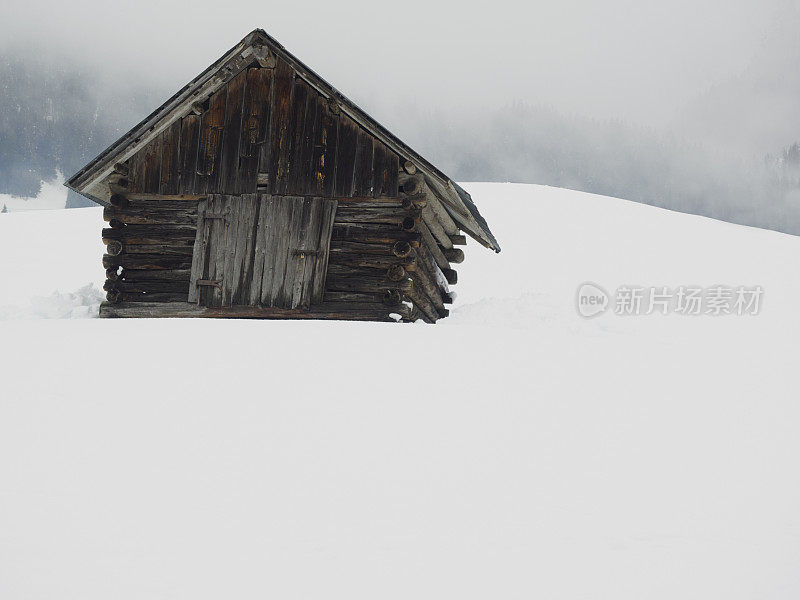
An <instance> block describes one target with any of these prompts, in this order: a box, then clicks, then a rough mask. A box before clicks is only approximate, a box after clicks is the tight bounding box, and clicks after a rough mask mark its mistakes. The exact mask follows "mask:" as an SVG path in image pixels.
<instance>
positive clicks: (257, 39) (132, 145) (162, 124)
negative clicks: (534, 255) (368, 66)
mask: <svg viewBox="0 0 800 600" xmlns="http://www.w3.org/2000/svg"><path fill="white" fill-rule="evenodd" d="M276 61H282V62H285V63H286V64H288V65H289V66H290V67H291V68H292V69H293V70H294V72H295V74H296V76H297V77H299V78H301V79H302V80H303V81H304V82H305V83H306V84H308V86H310V88H312V89H313V90H315V91H316V92H317V93H318V94H319V95H321V96H322V97H323V98H324V99H326V101H327V102H328V103H330V104H331V105H332V106H334V107H335V110H336V111H341V113H343V114H344V115H346V116H347V117H348V118H349V119H351V120H352V121H353V122H354V123H355V124H357V125H358V126H359V127H360V128H362V129H363V130H365V131H367V132H369V133H370V134H371V135H372V136H374V138H375V139H377V140H379V141H380V142H381V143H382V144H383V145H385V147H386V148H388V149H389V150H391V152H393V153H395V154H396V155H397V156H399V157H400V159H401V160H410V161H411V162H412V163H413V164H414V166H415V167H416V168H417V169H418V170H419V171H420V172H421V173H422V174H424V176H425V179H426V180H427V182H428V184H429V186H430V187H431V188H432V189H433V190H434V191H435V193H436V194H437V196H438V197H439V198H440V200H441V201H442V205H443V206H444V208H445V209H446V210H447V212H448V213H449V214H450V215H451V216H452V218H453V220H454V221H456V222H457V223H458V225H460V226H461V228H462V229H463V230H464V231H465V232H466V233H468V234H469V235H470V236H471V237H473V238H474V239H476V240H477V241H478V242H480V243H481V244H483V245H484V246H486V247H488V248H491V249H493V250H495V251H497V252H499V251H500V247H499V244H498V243H497V240H496V239H495V237H494V235H493V234H492V232H491V231H490V229H489V227H488V224H487V223H486V220H485V219H484V218H483V217H482V216H481V214H480V212H479V211H478V209H477V207H476V206H475V204H474V202H473V201H472V198H471V197H470V195H469V194H468V193H467V192H466V191H465V190H463V189H462V188H460V187H459V186H458V185H457V184H455V183H454V182H452V181H451V180H450V178H449V177H447V175H445V174H444V173H442V172H441V171H440V170H439V169H437V168H436V167H435V166H434V165H432V164H431V163H429V162H428V161H427V160H425V159H424V158H423V157H422V156H420V155H419V154H417V153H416V152H415V151H414V150H413V149H411V148H410V147H409V146H407V145H406V144H405V143H403V142H402V141H401V140H400V139H398V138H397V137H395V136H394V135H393V134H392V133H391V132H389V131H388V130H387V129H385V128H384V127H383V126H382V125H380V123H378V122H377V121H375V120H374V119H373V118H372V117H370V116H369V115H367V114H366V113H365V112H364V111H363V110H361V109H360V108H359V107H358V106H356V105H355V104H354V103H353V102H352V101H350V100H349V99H348V98H347V97H346V96H344V95H343V94H342V93H341V92H339V91H338V90H336V89H335V88H334V87H333V86H331V85H330V84H329V83H327V82H326V81H325V80H323V79H322V78H321V77H320V76H319V75H317V74H316V73H314V72H313V71H312V70H311V69H309V68H308V67H307V66H306V65H304V64H303V63H302V62H300V61H299V60H298V59H297V58H296V57H294V56H293V55H292V54H291V53H289V52H288V51H286V49H285V48H284V47H283V46H282V45H281V44H279V43H278V42H277V41H276V40H275V39H273V38H272V37H270V36H269V35H267V34H266V33H265V32H264V31H263V30H261V29H256V30H254V31H253V32H251V33H250V34H248V35H247V36H246V37H245V38H244V39H242V40H241V41H240V42H239V43H238V44H237V45H236V46H234V47H233V48H231V50H229V51H228V52H226V53H225V54H224V55H223V56H222V57H221V58H220V59H219V60H217V61H216V62H215V63H213V64H212V65H211V66H209V67H208V68H207V69H206V70H205V71H203V72H202V73H201V74H200V75H198V76H197V77H195V78H194V79H193V80H192V81H191V82H189V83H188V84H187V85H186V86H184V87H183V88H182V89H181V90H179V91H178V92H177V93H176V94H175V95H173V96H172V97H171V98H170V99H169V100H167V101H166V102H165V103H164V104H163V105H161V106H160V107H159V108H157V109H156V110H155V111H154V112H153V113H151V114H150V115H148V116H147V117H146V118H145V119H144V120H143V121H142V122H141V123H139V124H138V125H136V126H135V127H134V128H133V129H131V130H130V131H129V132H128V133H126V134H125V135H123V136H122V137H121V138H120V139H118V140H117V141H116V142H114V143H113V144H112V145H111V146H109V147H108V148H107V149H106V150H104V151H103V152H102V153H100V154H99V155H98V156H97V157H96V158H95V159H94V160H92V161H91V162H90V163H89V164H87V165H86V166H85V167H84V168H83V169H81V170H80V171H78V172H77V173H76V174H75V175H73V176H72V177H71V178H70V179H69V181H67V183H66V185H67V186H68V187H69V188H70V189H73V190H75V191H76V192H78V193H80V194H82V195H84V196H87V197H89V198H91V199H92V200H95V201H97V202H99V203H101V204H105V203H106V202H107V200H108V195H109V190H108V186H107V185H106V179H107V178H108V177H109V175H111V173H112V172H113V171H114V166H115V165H116V164H118V163H121V162H124V161H127V160H129V159H130V158H131V157H134V156H135V155H136V154H137V152H140V151H141V150H143V149H144V148H146V146H147V145H148V144H151V143H152V142H153V140H156V139H157V138H158V137H159V136H161V135H162V134H163V135H166V134H165V132H168V130H169V129H170V128H174V127H175V124H176V123H177V122H178V121H179V120H181V119H183V118H184V117H186V116H187V115H191V114H192V113H195V112H198V103H203V102H206V101H207V100H208V99H209V98H211V97H212V96H213V95H214V94H215V92H217V91H218V90H220V89H221V88H223V87H224V86H226V85H227V84H228V83H230V82H231V81H232V80H233V79H234V78H235V77H236V76H237V75H239V74H240V73H241V72H242V71H243V70H244V69H246V68H247V67H248V66H251V65H254V64H255V65H260V66H262V67H270V66H271V67H274V66H275V62H276Z"/></svg>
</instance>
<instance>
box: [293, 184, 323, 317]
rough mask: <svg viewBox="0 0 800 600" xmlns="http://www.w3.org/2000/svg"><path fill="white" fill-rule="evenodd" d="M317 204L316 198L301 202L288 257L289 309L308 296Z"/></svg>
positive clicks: (313, 252) (316, 230) (314, 251)
mask: <svg viewBox="0 0 800 600" xmlns="http://www.w3.org/2000/svg"><path fill="white" fill-rule="evenodd" d="M319 204H320V203H319V199H318V198H304V199H303V201H302V210H301V215H300V224H299V227H298V234H297V241H296V242H295V245H294V247H293V248H292V253H291V255H290V259H291V260H292V262H293V263H294V276H293V279H294V281H293V283H292V292H291V294H292V296H291V303H290V305H289V308H297V307H299V306H301V305H302V304H303V299H304V298H303V297H304V295H305V296H308V292H309V289H308V288H309V286H308V285H307V284H306V281H307V279H310V278H311V276H312V275H313V269H314V260H315V256H316V246H317V238H318V236H319V212H318V211H317V210H316V209H317V207H318V206H319ZM307 304H308V302H307V300H306V305H307Z"/></svg>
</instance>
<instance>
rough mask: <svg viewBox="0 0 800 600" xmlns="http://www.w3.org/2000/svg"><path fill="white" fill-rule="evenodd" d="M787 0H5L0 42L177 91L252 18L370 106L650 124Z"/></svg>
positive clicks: (758, 39)
mask: <svg viewBox="0 0 800 600" xmlns="http://www.w3.org/2000/svg"><path fill="white" fill-rule="evenodd" d="M787 5H788V4H787V0H670V2H659V3H656V2H651V1H648V0H603V1H602V2H601V1H599V0H559V1H558V2H554V1H549V2H542V1H534V2H530V3H525V2H524V1H520V0H516V1H513V2H511V1H506V0H500V1H498V0H494V1H492V2H482V3H469V2H458V3H456V2H452V3H444V2H436V1H430V0H429V1H425V2H419V1H416V0H410V1H407V2H403V3H397V2H392V3H377V2H375V1H374V0H373V1H346V0H345V1H341V2H335V3H334V2H321V3H318V4H313V3H306V2H296V3H293V4H290V3H287V2H280V3H270V2H266V1H263V0H262V1H258V2H249V1H238V2H237V1H230V2H219V1H215V2H208V1H205V0H195V1H194V2H185V3H184V2H166V1H160V2H153V1H144V0H136V1H130V2H117V3H114V2H104V1H97V0H88V1H80V0H73V1H69V2H65V1H63V0H59V1H47V2H36V1H30V0H4V1H3V3H2V7H0V39H2V42H0V48H3V50H4V51H9V49H12V48H13V49H14V51H19V49H20V48H26V49H27V50H29V51H30V52H33V53H37V54H41V55H43V56H45V57H46V58H47V59H48V60H57V61H67V62H78V63H83V62H87V63H88V64H89V65H91V66H98V65H99V66H101V67H102V68H103V69H106V70H113V72H114V73H115V76H117V77H124V78H126V79H129V80H137V79H141V80H143V81H150V82H152V83H153V85H157V86H159V87H161V86H163V87H164V89H167V90H170V91H173V90H177V89H178V88H179V87H181V86H182V85H183V84H185V83H186V82H187V81H189V80H190V79H191V78H193V77H194V76H195V75H196V74H197V73H199V72H200V71H202V70H203V69H204V68H205V67H206V66H208V65H209V64H210V63H211V62H212V61H213V60H215V59H217V58H218V57H219V56H221V55H222V54H223V53H224V52H225V51H226V50H228V49H229V48H230V47H231V46H233V45H234V44H235V43H236V42H238V40H240V39H241V38H242V37H244V35H246V34H247V33H248V32H249V31H251V30H252V29H254V28H256V27H261V28H263V29H265V30H266V31H267V32H268V33H270V34H271V35H272V36H273V37H275V38H276V39H277V40H278V41H279V42H281V43H282V44H283V45H284V46H285V47H286V48H287V49H288V50H289V51H290V52H293V53H294V54H295V55H297V56H298V57H299V58H300V59H301V60H303V61H304V62H306V63H307V64H308V65H309V66H311V67H312V68H313V69H315V70H316V71H317V72H318V73H319V74H320V75H322V76H323V77H325V78H326V79H328V80H329V81H330V82H331V83H333V84H334V85H335V86H336V87H337V88H339V89H340V90H341V91H342V92H344V93H345V94H346V95H348V96H349V97H351V98H352V99H353V100H355V101H356V102H358V103H359V104H361V105H362V106H363V107H364V108H365V109H367V110H368V111H369V112H371V113H373V116H375V117H376V118H379V119H381V118H382V117H383V116H384V115H382V114H381V113H388V112H391V111H392V110H394V109H395V108H396V107H398V106H409V105H410V106H414V107H416V108H418V109H420V110H441V109H446V110H447V109H453V110H472V109H475V108H479V107H482V106H492V107H496V106H498V105H502V104H508V103H511V102H514V101H524V102H526V103H529V104H540V105H550V106H555V107H557V108H558V109H559V110H561V111H564V112H568V113H570V112H574V113H576V114H581V115H586V116H590V117H596V118H614V119H623V120H626V121H628V122H631V123H634V124H641V125H645V126H654V127H661V126H664V125H665V124H668V123H670V122H671V121H672V120H674V119H675V118H676V117H677V116H678V115H679V114H680V112H681V111H682V110H683V109H684V107H685V106H686V105H687V103H690V102H692V101H693V99H695V98H696V97H698V96H699V95H701V94H703V93H704V92H705V91H706V90H708V89H709V87H710V86H712V85H714V84H716V83H720V82H724V81H726V80H729V79H730V78H732V77H736V76H737V74H738V73H741V72H742V71H743V70H744V69H746V68H747V65H748V63H749V62H750V61H751V60H752V58H753V56H754V55H755V54H756V52H757V51H758V49H759V47H760V45H761V44H763V41H764V39H765V37H766V36H768V34H769V27H770V24H771V23H773V22H774V20H775V18H776V14H777V12H778V11H779V10H780V9H781V8H782V7H783V8H785V7H786V6H787Z"/></svg>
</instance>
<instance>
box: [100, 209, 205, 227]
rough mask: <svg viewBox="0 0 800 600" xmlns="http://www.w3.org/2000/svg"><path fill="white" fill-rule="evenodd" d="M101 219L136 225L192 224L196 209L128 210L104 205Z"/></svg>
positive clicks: (195, 217)
mask: <svg viewBox="0 0 800 600" xmlns="http://www.w3.org/2000/svg"><path fill="white" fill-rule="evenodd" d="M103 219H104V220H106V221H109V222H110V221H111V220H116V221H119V222H122V223H125V224H129V223H130V224H137V225H194V224H195V223H196V222H197V211H196V210H194V209H191V210H170V209H165V210H155V209H150V210H128V209H124V210H121V209H117V208H114V207H111V206H106V207H105V208H104V209H103Z"/></svg>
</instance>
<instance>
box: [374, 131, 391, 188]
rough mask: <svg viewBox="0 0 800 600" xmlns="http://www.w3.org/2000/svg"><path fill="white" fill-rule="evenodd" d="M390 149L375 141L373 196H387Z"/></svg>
mask: <svg viewBox="0 0 800 600" xmlns="http://www.w3.org/2000/svg"><path fill="white" fill-rule="evenodd" d="M388 151H389V149H388V148H387V147H386V146H384V145H383V144H382V143H380V142H379V141H377V140H376V141H375V147H374V149H373V159H372V195H373V196H386V195H387V191H388V188H389V174H388V173H387V172H386V171H387V169H388V168H389V157H388V156H387V153H388Z"/></svg>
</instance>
